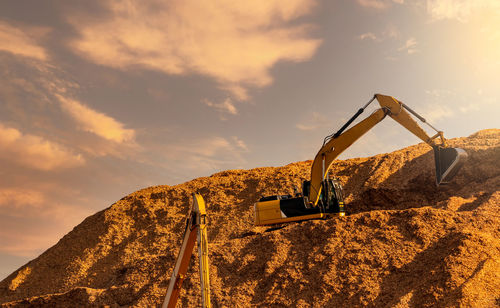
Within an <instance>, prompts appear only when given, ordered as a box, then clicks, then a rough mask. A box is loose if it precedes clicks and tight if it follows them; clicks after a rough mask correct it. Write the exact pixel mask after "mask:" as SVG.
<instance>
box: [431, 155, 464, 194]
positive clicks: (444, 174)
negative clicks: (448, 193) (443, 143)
mask: <svg viewBox="0 0 500 308" xmlns="http://www.w3.org/2000/svg"><path fill="white" fill-rule="evenodd" d="M433 148H434V160H435V162H436V184H437V185H438V186H439V185H441V184H447V183H449V182H450V181H451V179H453V177H454V176H455V175H456V174H457V172H458V170H460V168H461V167H462V165H463V164H464V162H465V161H466V160H467V152H465V151H464V150H463V149H459V148H442V147H440V146H434V147H433Z"/></svg>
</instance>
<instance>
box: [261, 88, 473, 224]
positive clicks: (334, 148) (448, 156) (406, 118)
mask: <svg viewBox="0 0 500 308" xmlns="http://www.w3.org/2000/svg"><path fill="white" fill-rule="evenodd" d="M375 99H377V101H378V102H379V104H380V107H381V108H379V109H377V110H375V111H374V112H373V113H372V114H371V115H370V116H368V117H367V118H366V119H364V120H362V121H361V122H359V123H358V124H356V125H354V126H353V127H351V128H349V129H348V130H346V129H347V128H348V127H349V125H351V123H352V122H353V121H354V120H355V119H356V118H357V117H358V116H359V115H360V114H361V113H363V111H364V110H365V108H366V107H368V105H369V104H370V103H371V102H373V101H374V100H375ZM410 113H411V114H413V115H414V116H415V117H416V118H418V119H419V120H420V121H422V122H423V123H426V124H427V125H429V126H430V127H431V128H432V129H433V130H435V131H436V134H435V135H434V136H432V137H430V136H429V135H427V133H426V132H425V131H424V130H423V129H422V128H421V127H420V126H419V125H418V123H417V122H416V121H415V120H414V119H413V118H412V117H411V116H410ZM387 115H388V116H390V117H391V118H393V119H394V120H396V122H398V123H399V124H401V125H402V126H403V127H405V128H406V129H408V130H409V131H410V132H412V133H413V134H415V135H416V136H417V137H419V138H420V139H422V140H423V141H424V142H426V143H427V144H429V145H430V146H431V147H432V148H433V149H434V160H435V165H436V184H437V185H438V186H439V185H442V184H446V183H448V182H449V181H450V180H451V179H452V178H453V177H454V176H455V175H456V173H457V172H458V170H459V169H460V167H461V166H462V165H463V163H464V162H465V160H466V159H467V153H466V152H465V151H464V150H463V149H459V148H452V147H448V146H447V144H446V140H445V138H444V136H443V132H442V131H438V130H437V129H435V128H434V127H433V126H432V125H430V124H429V123H427V121H426V120H425V119H424V118H423V117H421V116H420V115H419V114H417V113H416V112H415V111H413V110H412V109H411V108H409V107H408V106H407V105H405V104H404V103H402V102H400V101H398V100H397V99H395V98H394V97H392V96H387V95H382V94H375V95H374V96H373V98H372V99H371V100H370V101H369V102H368V103H366V104H365V105H364V106H363V107H362V108H360V109H359V110H358V111H357V112H356V114H354V115H353V116H352V117H351V118H350V119H349V120H348V121H347V122H346V123H345V124H344V125H343V126H342V127H341V128H340V129H339V131H337V132H336V133H335V134H332V135H329V136H327V137H325V139H324V141H323V146H322V147H321V149H320V150H319V152H318V154H316V157H315V158H314V161H313V164H312V167H311V180H310V181H304V182H303V183H302V193H299V192H296V193H295V196H291V195H275V196H267V197H262V198H261V199H260V200H259V201H258V202H256V203H255V204H254V214H255V224H256V225H273V224H282V223H287V222H293V221H301V220H309V219H321V218H327V217H331V216H344V215H345V204H344V193H343V190H342V185H341V183H340V181H339V180H337V179H335V178H333V179H330V178H329V177H328V170H329V169H330V167H331V165H332V163H333V160H334V159H335V158H337V157H338V156H339V155H340V154H341V153H342V152H343V151H344V150H345V149H347V148H348V147H349V146H351V145H352V144H353V143H354V142H355V141H356V140H358V139H359V138H360V137H361V136H362V135H363V134H365V133H366V132H368V131H369V130H370V129H371V128H373V127H374V126H375V125H376V124H377V123H379V122H380V121H382V120H383V119H384V118H385V117H386V116H387Z"/></svg>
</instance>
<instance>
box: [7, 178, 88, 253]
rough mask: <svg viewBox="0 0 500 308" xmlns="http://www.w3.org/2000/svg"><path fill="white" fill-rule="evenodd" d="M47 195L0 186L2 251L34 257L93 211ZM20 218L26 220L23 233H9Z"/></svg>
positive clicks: (38, 191) (40, 192) (32, 190)
mask: <svg viewBox="0 0 500 308" xmlns="http://www.w3.org/2000/svg"><path fill="white" fill-rule="evenodd" d="M46 194H47V192H43V191H40V190H36V189H31V188H22V187H11V188H0V252H1V253H8V254H11V255H15V256H25V257H31V258H33V257H34V256H35V255H36V254H37V253H40V252H41V251H43V250H44V249H47V248H48V247H50V246H52V245H54V244H55V242H56V241H57V239H58V238H60V237H61V236H63V235H64V233H66V232H68V231H69V230H71V228H72V227H74V226H75V225H76V224H77V223H79V222H80V221H81V220H82V219H83V218H84V217H86V216H88V215H89V214H91V212H92V211H91V210H89V209H84V208H82V207H80V206H76V205H73V204H67V203H61V202H58V201H57V200H53V199H52V198H50V197H48V196H47V195H46ZM20 219H22V221H23V222H24V223H25V225H24V226H23V228H22V230H23V232H12V230H15V229H17V228H19V226H18V225H17V223H18V221H19V220H20Z"/></svg>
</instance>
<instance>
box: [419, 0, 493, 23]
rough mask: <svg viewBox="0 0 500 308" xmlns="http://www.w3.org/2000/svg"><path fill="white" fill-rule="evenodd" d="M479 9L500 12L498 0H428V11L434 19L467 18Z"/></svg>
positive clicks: (464, 19) (465, 19)
mask: <svg viewBox="0 0 500 308" xmlns="http://www.w3.org/2000/svg"><path fill="white" fill-rule="evenodd" d="M479 10H487V11H496V12H497V13H500V2H499V1H498V0H428V1H427V11H428V12H429V13H430V14H431V16H432V17H433V18H434V19H446V18H449V19H457V20H460V21H467V19H468V18H469V17H470V15H472V14H473V13H475V12H478V11H479Z"/></svg>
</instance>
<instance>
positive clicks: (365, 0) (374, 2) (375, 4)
mask: <svg viewBox="0 0 500 308" xmlns="http://www.w3.org/2000/svg"><path fill="white" fill-rule="evenodd" d="M358 3H359V4H360V5H361V6H363V7H366V8H371V9H378V10H383V9H387V8H389V7H391V6H392V4H393V3H398V4H403V3H404V0H358Z"/></svg>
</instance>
